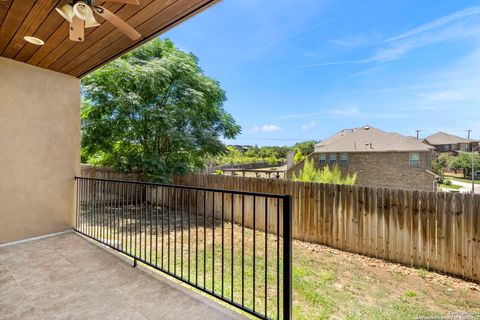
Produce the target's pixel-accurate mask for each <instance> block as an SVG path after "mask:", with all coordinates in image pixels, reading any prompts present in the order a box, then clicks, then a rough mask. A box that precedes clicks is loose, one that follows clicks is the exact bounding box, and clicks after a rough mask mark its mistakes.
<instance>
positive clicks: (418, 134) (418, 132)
mask: <svg viewBox="0 0 480 320" xmlns="http://www.w3.org/2000/svg"><path fill="white" fill-rule="evenodd" d="M421 131H422V130H418V129H417V130H415V132H417V139H418V137H419V136H420V132H421Z"/></svg>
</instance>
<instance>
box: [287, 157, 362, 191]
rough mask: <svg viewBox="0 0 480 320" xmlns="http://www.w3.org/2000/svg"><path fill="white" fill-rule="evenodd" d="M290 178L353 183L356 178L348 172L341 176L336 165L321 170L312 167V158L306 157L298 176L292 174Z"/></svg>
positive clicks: (294, 179) (304, 180) (302, 180)
mask: <svg viewBox="0 0 480 320" xmlns="http://www.w3.org/2000/svg"><path fill="white" fill-rule="evenodd" d="M292 180H293V181H301V182H318V183H332V184H347V185H353V184H355V181H356V180H357V174H356V173H355V174H353V176H350V175H349V174H348V175H347V176H346V177H345V178H343V177H342V173H341V171H340V168H339V167H338V166H335V168H333V169H330V168H329V167H328V166H325V167H323V169H322V170H319V169H316V168H315V167H314V165H313V160H311V159H306V160H305V164H304V166H303V169H302V170H300V172H299V173H298V176H297V175H295V174H294V175H293V178H292Z"/></svg>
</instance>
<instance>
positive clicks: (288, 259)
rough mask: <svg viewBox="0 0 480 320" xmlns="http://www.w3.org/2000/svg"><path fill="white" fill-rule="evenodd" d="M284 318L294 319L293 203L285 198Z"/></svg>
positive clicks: (288, 198) (289, 198)
mask: <svg viewBox="0 0 480 320" xmlns="http://www.w3.org/2000/svg"><path fill="white" fill-rule="evenodd" d="M283 318H284V319H287V320H290V319H291V318H292V201H291V196H290V195H286V196H284V197H283Z"/></svg>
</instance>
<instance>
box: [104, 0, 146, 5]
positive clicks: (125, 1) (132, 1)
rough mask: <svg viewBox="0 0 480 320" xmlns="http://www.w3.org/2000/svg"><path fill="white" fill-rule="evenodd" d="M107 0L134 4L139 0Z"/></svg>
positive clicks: (137, 3)
mask: <svg viewBox="0 0 480 320" xmlns="http://www.w3.org/2000/svg"><path fill="white" fill-rule="evenodd" d="M106 1H108V2H120V3H126V4H135V5H139V4H140V2H139V1H138V0H106Z"/></svg>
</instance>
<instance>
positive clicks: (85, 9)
mask: <svg viewBox="0 0 480 320" xmlns="http://www.w3.org/2000/svg"><path fill="white" fill-rule="evenodd" d="M73 13H74V14H75V15H76V16H77V17H79V18H80V19H82V20H83V21H92V19H93V20H95V18H94V17H93V11H92V8H90V6H88V5H87V4H86V3H85V2H83V1H79V2H77V3H75V5H74V6H73ZM95 22H96V21H95Z"/></svg>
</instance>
